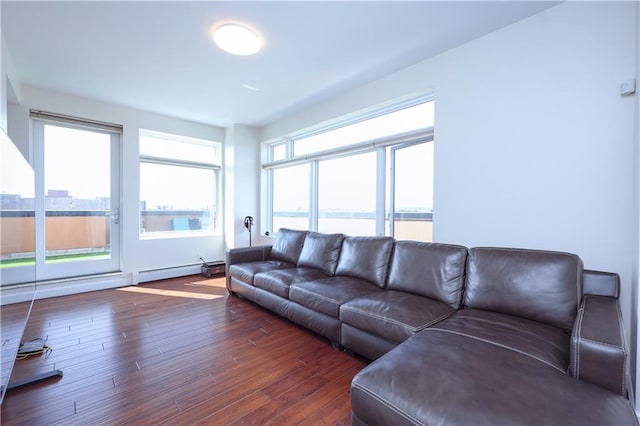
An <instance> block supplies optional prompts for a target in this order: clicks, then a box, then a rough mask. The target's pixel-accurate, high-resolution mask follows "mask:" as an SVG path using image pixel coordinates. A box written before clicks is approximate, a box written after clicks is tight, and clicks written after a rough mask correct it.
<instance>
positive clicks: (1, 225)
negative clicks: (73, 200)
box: [0, 132, 35, 278]
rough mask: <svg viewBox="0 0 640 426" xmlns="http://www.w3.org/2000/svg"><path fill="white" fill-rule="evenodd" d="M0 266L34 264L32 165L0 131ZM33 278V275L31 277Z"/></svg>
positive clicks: (11, 266)
mask: <svg viewBox="0 0 640 426" xmlns="http://www.w3.org/2000/svg"><path fill="white" fill-rule="evenodd" d="M1 159H2V169H1V170H0V174H1V175H0V176H1V182H0V186H1V190H0V191H1V193H0V266H1V267H2V268H3V269H4V268H15V267H21V266H26V265H33V264H35V198H34V194H35V184H34V182H35V179H34V174H33V169H32V168H31V166H30V165H29V163H28V162H27V160H25V158H24V157H23V156H22V154H21V153H20V151H18V149H17V148H16V146H15V145H14V144H13V142H11V140H10V139H9V138H8V137H7V136H6V134H4V132H2V158H1ZM31 278H33V277H31Z"/></svg>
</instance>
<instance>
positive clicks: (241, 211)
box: [224, 124, 268, 248]
mask: <svg viewBox="0 0 640 426" xmlns="http://www.w3.org/2000/svg"><path fill="white" fill-rule="evenodd" d="M258 146H259V142H258V132H257V130H256V129H254V128H252V127H249V126H243V125H238V124H236V125H234V126H231V127H229V128H228V129H227V133H226V139H225V164H224V169H225V237H226V244H227V247H229V248H233V247H246V246H249V232H248V231H247V229H246V228H245V227H244V218H245V216H252V217H253V218H254V226H253V228H252V229H251V233H252V235H251V241H252V244H253V245H259V244H266V243H268V240H266V239H265V238H264V237H263V236H261V235H260V214H259V213H260V186H259V182H260V180H259V176H260V151H259V149H258V148H257V147H258Z"/></svg>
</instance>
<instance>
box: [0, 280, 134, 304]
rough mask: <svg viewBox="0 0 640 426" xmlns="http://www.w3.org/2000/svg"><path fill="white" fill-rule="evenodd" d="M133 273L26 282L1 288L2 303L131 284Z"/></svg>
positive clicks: (0, 302)
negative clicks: (33, 282)
mask: <svg viewBox="0 0 640 426" xmlns="http://www.w3.org/2000/svg"><path fill="white" fill-rule="evenodd" d="M131 283H132V281H131V274H122V273H116V274H107V275H96V276H91V277H78V278H69V279H65V280H52V281H39V282H37V283H35V296H34V285H33V284H24V285H16V286H7V287H1V288H0V305H8V304H11V303H20V302H29V301H31V300H32V298H33V299H35V300H39V299H47V298H50V297H58V296H67V295H70V294H77V293H86V292H89V291H96V290H106V289H109V288H117V287H124V286H127V285H131Z"/></svg>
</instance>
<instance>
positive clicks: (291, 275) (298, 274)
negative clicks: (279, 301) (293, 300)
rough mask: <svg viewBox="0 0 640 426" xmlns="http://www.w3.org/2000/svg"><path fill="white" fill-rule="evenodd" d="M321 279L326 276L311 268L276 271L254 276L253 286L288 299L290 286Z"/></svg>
mask: <svg viewBox="0 0 640 426" xmlns="http://www.w3.org/2000/svg"><path fill="white" fill-rule="evenodd" d="M323 278H327V274H325V273H323V272H321V271H318V270H317V269H312V268H291V269H277V270H273V271H266V272H260V273H259V274H256V276H255V277H254V279H253V285H254V286H256V287H258V288H262V289H264V290H267V291H269V292H271V293H274V294H277V295H278V296H280V297H284V298H286V299H288V298H289V286H291V284H293V283H296V282H300V281H313V280H319V279H323Z"/></svg>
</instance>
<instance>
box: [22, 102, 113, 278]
mask: <svg viewBox="0 0 640 426" xmlns="http://www.w3.org/2000/svg"><path fill="white" fill-rule="evenodd" d="M33 115H34V114H33V113H32V138H33V139H32V141H33V149H34V155H33V159H34V168H35V170H36V182H35V189H36V191H35V210H36V213H35V225H36V232H35V234H36V271H37V276H36V278H37V280H38V281H46V280H55V279H65V278H72V277H79V276H88V275H97V274H104V273H112V272H119V271H121V270H122V267H121V260H120V241H121V227H120V198H121V196H120V194H121V185H120V164H121V161H120V160H121V157H120V151H121V140H122V128H121V127H119V128H118V126H112V125H108V126H107V125H104V124H102V123H92V122H84V121H81V120H77V121H76V120H73V119H70V118H67V117H64V118H61V119H57V117H53V118H49V117H48V116H45V117H42V116H41V115H40V114H38V116H37V117H35V118H34V116H33ZM46 125H52V126H57V127H66V128H70V129H78V130H83V131H91V132H96V133H104V134H108V135H109V136H110V142H109V143H110V159H109V161H110V210H109V211H108V212H106V217H107V220H108V221H109V222H108V223H109V238H110V240H109V241H110V256H109V258H108V259H99V260H86V259H85V260H80V261H64V262H47V261H46V223H45V222H46V208H45V207H46V206H45V161H46V160H45V158H44V157H45V149H44V148H45V143H46V141H45V139H44V137H45V135H44V128H45V126H46Z"/></svg>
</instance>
